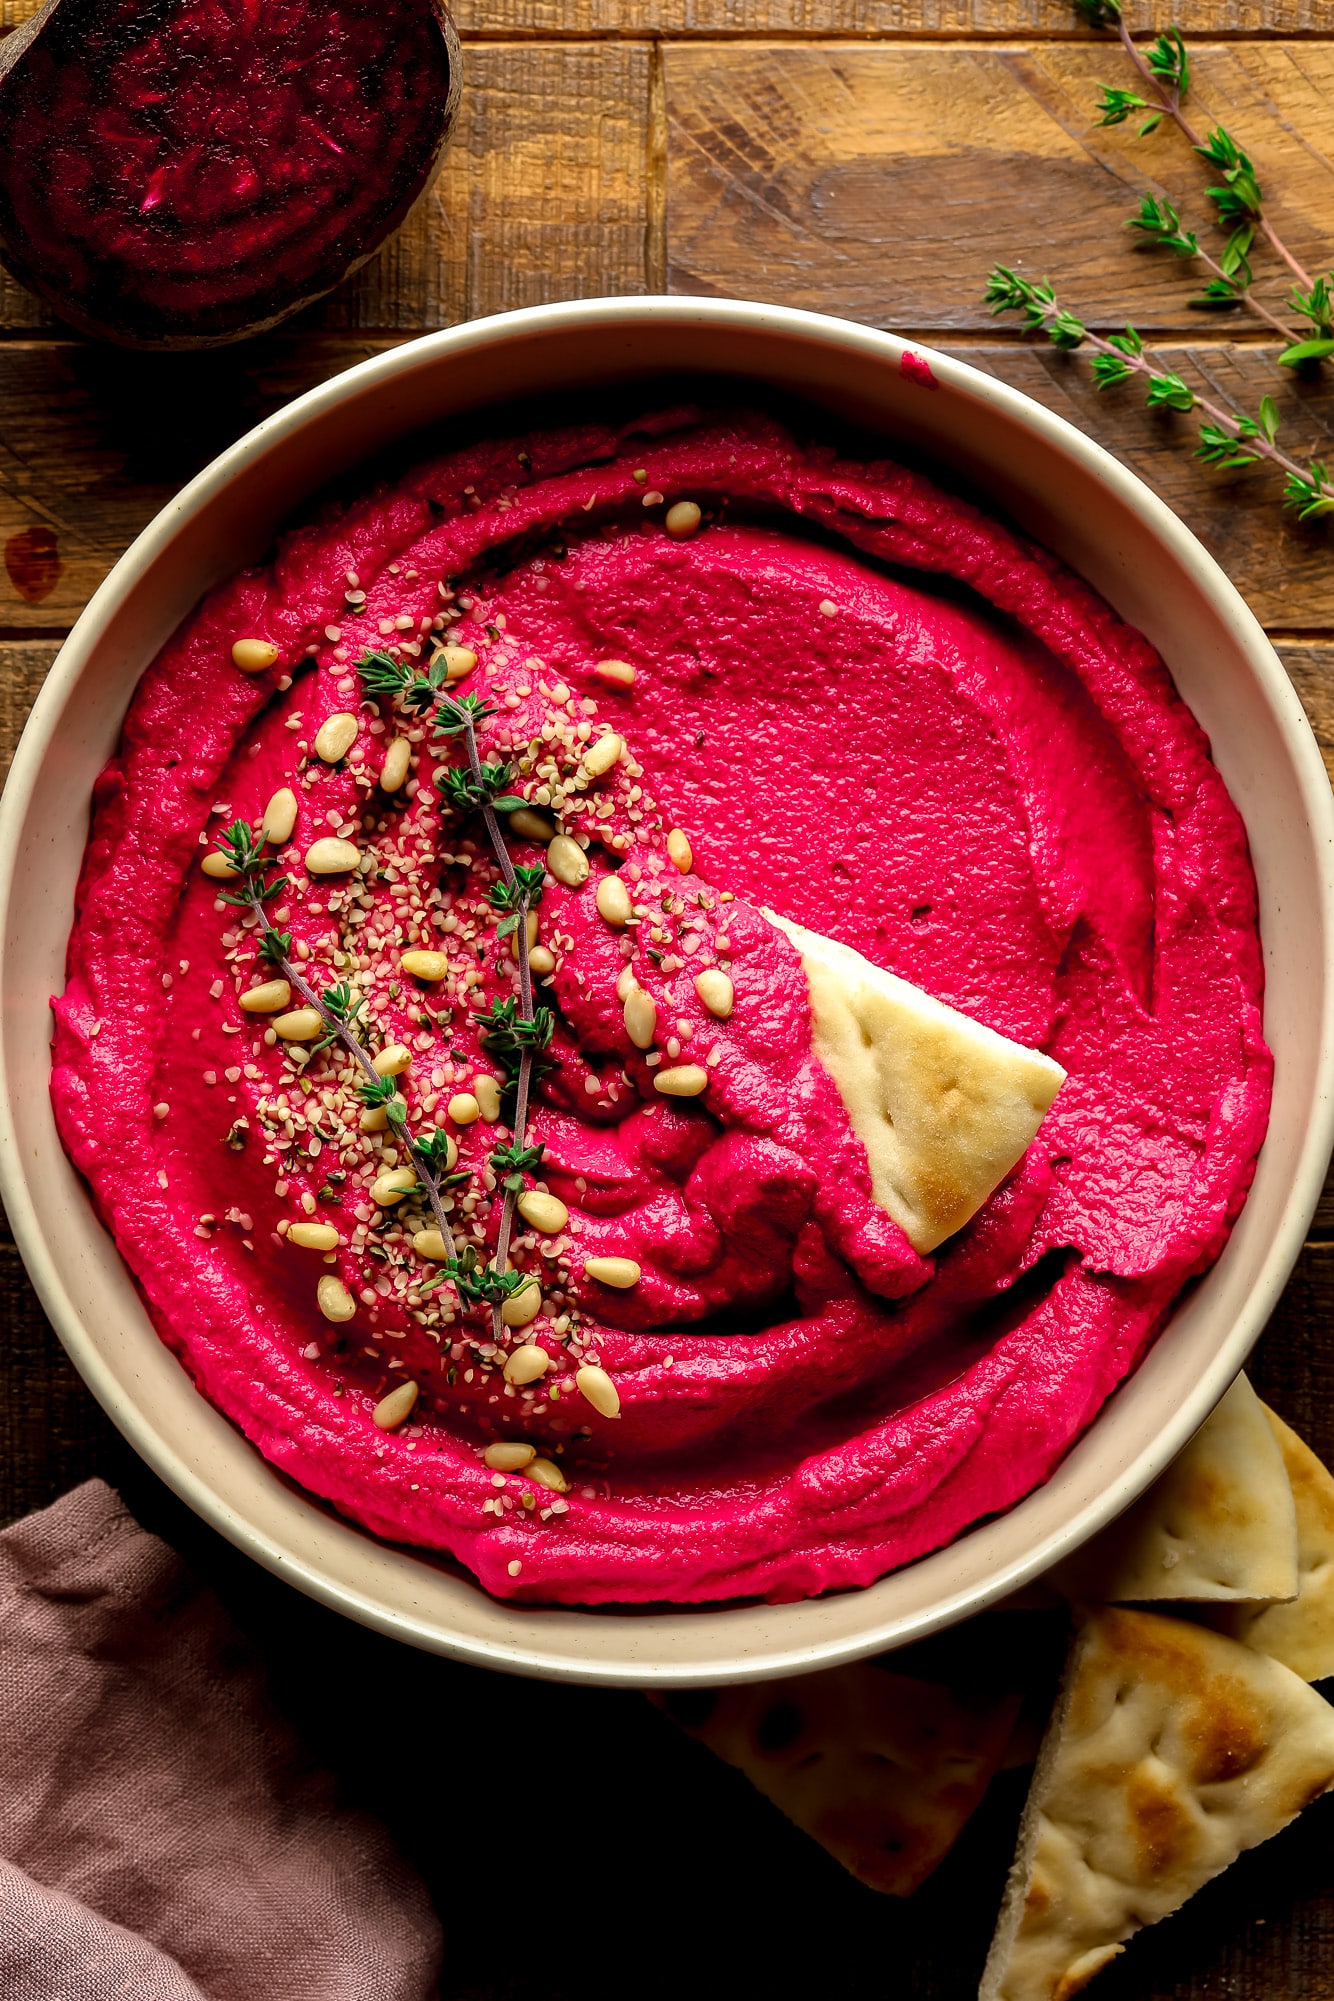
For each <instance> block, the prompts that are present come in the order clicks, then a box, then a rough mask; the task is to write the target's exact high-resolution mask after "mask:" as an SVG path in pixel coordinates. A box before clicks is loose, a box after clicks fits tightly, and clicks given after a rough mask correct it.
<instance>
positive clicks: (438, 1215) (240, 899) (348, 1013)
mask: <svg viewBox="0 0 1334 2001" xmlns="http://www.w3.org/2000/svg"><path fill="white" fill-rule="evenodd" d="M217 847H218V850H219V852H220V853H221V854H222V855H224V856H225V857H226V859H227V861H228V862H230V863H231V866H232V867H233V868H234V869H235V870H236V873H237V876H238V877H239V878H240V885H239V888H237V889H236V890H232V891H224V892H223V896H224V901H225V902H227V903H231V904H235V905H237V906H238V907H239V908H240V909H242V910H245V911H247V912H249V913H250V914H251V915H252V916H253V917H254V918H255V920H256V923H257V924H258V925H259V927H260V944H259V952H260V957H261V958H262V959H263V960H264V962H265V964H266V965H270V966H272V967H273V968H274V969H275V970H276V971H277V972H279V973H281V974H282V976H283V978H284V979H285V980H287V982H288V983H289V985H290V986H292V987H294V988H295V989H296V991H297V993H299V994H300V996H301V998H302V1000H303V1001H305V1003H306V1005H307V1007H311V1008H314V1010H315V1012H316V1013H317V1014H318V1015H319V1017H320V1019H321V1021H322V1022H323V1023H324V1027H325V1034H324V1035H323V1036H321V1038H320V1039H319V1041H318V1042H316V1043H315V1044H314V1045H313V1048H312V1053H314V1050H316V1049H327V1048H328V1047H329V1046H330V1045H331V1044H332V1043H334V1042H338V1043H341V1044H342V1046H343V1048H344V1049H346V1050H347V1052H348V1054H349V1055H350V1056H351V1057H352V1058H353V1059H354V1061H355V1062H356V1064H357V1067H358V1068H359V1070H360V1071H361V1073H362V1081H361V1084H360V1087H359V1089H360V1096H361V1101H362V1104H363V1105H365V1106H366V1107H367V1108H368V1109H374V1108H375V1107H377V1106H383V1107H384V1108H385V1114H386V1117H387V1120H388V1123H389V1126H390V1127H391V1128H392V1130H393V1132H394V1135H395V1137H396V1138H397V1139H398V1141H399V1142H400V1144H401V1145H402V1146H404V1147H405V1148H406V1149H407V1153H408V1157H409V1159H410V1160H411V1161H412V1164H413V1167H414V1168H415V1169H416V1173H417V1185H418V1187H420V1188H421V1189H422V1190H423V1192H424V1193H425V1195H426V1199H427V1201H428V1203H429V1204H430V1209H431V1215H432V1218H433V1219H434V1222H435V1226H436V1228H437V1229H438V1230H439V1232H440V1235H441V1237H442V1238H443V1240H444V1243H445V1246H446V1248H447V1250H448V1251H449V1253H450V1259H448V1260H446V1269H448V1265H449V1262H450V1260H453V1259H454V1258H456V1256H457V1246H456V1245H455V1242H454V1233H453V1231H452V1230H451V1229H450V1226H449V1219H448V1218H447V1216H446V1215H445V1210H444V1202H443V1199H442V1191H443V1190H444V1189H445V1188H446V1187H447V1186H449V1185H450V1183H451V1181H452V1180H453V1179H457V1178H458V1177H451V1176H449V1172H448V1170H449V1159H448V1154H449V1144H450V1142H449V1136H448V1134H447V1133H445V1132H443V1131H440V1130H439V1129H438V1128H437V1129H433V1130H432V1131H430V1132H429V1133H418V1134H414V1133H411V1132H409V1130H408V1117H407V1107H406V1106H405V1105H404V1103H403V1101H402V1099H401V1098H400V1097H399V1096H398V1090H397V1085H396V1083H395V1080H394V1079H393V1078H392V1077H382V1076H381V1075H380V1073H379V1071H378V1070H377V1069H376V1067H375V1063H374V1061H373V1059H372V1057H371V1054H370V1051H369V1050H368V1049H367V1047H366V1045H365V1042H364V1041H363V1039H362V1036H363V1032H364V1028H363V1022H362V1018H361V1017H362V1012H363V1009H364V1007H365V1002H364V1001H363V1000H359V999H357V998H356V997H355V996H354V995H353V993H352V990H351V988H350V987H349V986H348V985H346V984H345V983H339V984H338V985H335V986H332V987H325V988H324V989H323V991H317V989H316V988H315V987H313V986H312V985H311V984H310V981H309V980H308V979H307V978H306V976H305V974H304V973H303V972H302V971H301V970H300V967H299V966H298V965H297V962H296V960H295V959H294V958H293V957H292V934H291V932H290V931H277V930H275V929H274V927H273V926H272V925H271V924H270V922H269V916H268V910H267V908H266V906H267V905H268V904H270V903H272V901H273V899H274V898H275V897H276V896H278V895H279V894H280V893H281V891H282V890H283V889H285V888H286V887H287V884H288V880H289V878H288V877H287V876H285V875H279V876H275V877H270V876H269V874H268V871H269V869H270V867H271V866H272V862H271V858H270V857H269V855H268V854H267V852H266V850H267V848H268V842H267V841H266V840H265V839H264V837H263V835H261V834H257V833H256V831H255V829H254V828H253V827H252V826H250V824H249V823H248V822H247V821H245V820H233V822H232V824H231V826H230V827H228V828H227V829H226V830H225V832H223V833H221V834H219V835H218V838H217ZM464 1178H466V1177H464ZM459 1297H460V1299H462V1298H463V1294H462V1293H461V1292H460V1294H459Z"/></svg>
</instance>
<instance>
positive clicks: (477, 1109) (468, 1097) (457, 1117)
mask: <svg viewBox="0 0 1334 2001" xmlns="http://www.w3.org/2000/svg"><path fill="white" fill-rule="evenodd" d="M445 1110H446V1112H447V1113H448V1114H449V1116H450V1118H451V1119H453V1121H454V1123H455V1125H456V1126H470V1125H474V1124H475V1123H476V1122H477V1120H478V1119H480V1118H481V1116H482V1108H481V1106H480V1105H479V1104H478V1102H477V1100H476V1098H475V1097H474V1096H473V1094H472V1092H471V1091H456V1092H455V1093H454V1095H453V1097H452V1098H451V1099H450V1101H449V1103H448V1104H447V1105H446V1106H445Z"/></svg>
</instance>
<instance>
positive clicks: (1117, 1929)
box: [980, 1606, 1334, 2001]
mask: <svg viewBox="0 0 1334 2001" xmlns="http://www.w3.org/2000/svg"><path fill="white" fill-rule="evenodd" d="M1331 1785H1334V1709H1331V1708H1330V1706H1329V1704H1328V1703H1327V1702H1325V1701H1324V1699H1323V1698H1322V1697H1321V1696H1319V1695H1317V1694H1316V1692H1315V1690H1314V1689H1311V1688H1308V1687H1307V1685H1306V1683H1305V1682H1304V1681H1301V1680H1300V1679H1299V1678H1298V1676H1296V1675H1295V1674H1293V1673H1291V1671H1290V1670H1289V1669H1287V1668H1285V1667H1282V1666H1281V1665H1280V1664H1279V1662H1278V1661H1273V1660H1269V1659H1268V1658H1267V1657H1266V1656H1265V1655H1263V1654H1257V1653H1253V1652H1252V1651H1251V1649H1250V1648H1249V1647H1243V1646H1239V1645H1238V1644H1237V1642H1236V1641H1235V1640H1228V1639H1226V1638H1224V1637H1223V1635H1221V1634H1219V1633H1214V1632H1210V1631H1209V1630H1208V1629H1207V1628H1206V1627H1202V1626H1197V1625H1195V1624H1194V1623H1193V1622H1192V1621H1189V1620H1185V1619H1168V1618H1163V1617H1162V1616H1160V1615H1159V1614H1158V1613H1156V1612H1135V1611H1127V1610H1124V1609H1123V1608H1121V1607H1119V1606H1117V1607H1109V1608H1107V1609H1106V1610H1104V1611H1101V1612H1098V1613H1095V1614H1094V1615H1093V1616H1092V1617H1091V1618H1090V1619H1089V1620H1088V1622H1087V1624H1086V1625H1085V1626H1084V1628H1083V1630H1082V1631H1081V1633H1080V1635H1079V1637H1078V1639H1077V1640H1076V1642H1075V1646H1074V1649H1073V1651H1072V1654H1071V1659H1070V1666H1069V1669H1068V1671H1067V1676H1066V1682H1065V1686H1064V1688H1063V1690H1062V1694H1061V1699H1060V1701H1059V1702H1058V1704H1057V1707H1056V1713H1055V1715H1054V1716H1053V1718H1052V1721H1051V1724H1050V1727H1049V1729H1048V1732H1047V1736H1046V1739H1045V1741H1044V1743H1043V1746H1042V1751H1041V1754H1040V1756H1039V1758H1038V1767H1037V1771H1036V1773H1035V1774H1034V1777H1033V1785H1032V1789H1031V1791H1030V1793H1029V1797H1028V1803H1027V1805H1026V1806H1025V1808H1024V1817H1023V1820H1022V1822H1021V1824H1020V1829H1019V1847H1018V1852H1017V1854H1016V1857H1015V1862H1014V1867H1013V1868H1012V1869H1011V1871H1010V1878H1009V1882H1008V1884H1007V1885H1006V1892H1005V1902H1004V1904H1003V1906H1002V1909H1001V1915H1000V1921H999V1923H998V1925H997V1928H996V1936H995V1938H994V1940H993V1941H992V1947H991V1952H990V1954H989V1956H988V1959H987V1964H986V1969H985V1971H984V1973H983V1975H982V1986H981V1994H980V2001H1069V1997H1070V1996H1071V1995H1073V1994H1077V1993H1078V1992H1079V1991H1080V1989H1081V1988H1082V1987H1084V1986H1085V1985H1086V1983H1087V1982H1088V1981H1089V1980H1090V1979H1092V1977H1093V1975H1094V1974H1095V1973H1096V1972H1097V1971H1098V1970H1099V1968H1100V1967H1103V1966H1105V1965H1106V1964H1107V1962H1108V1960H1110V1959H1113V1958H1115V1957H1116V1955H1117V1953H1118V1952H1119V1951H1120V1950H1121V1945H1122V1941H1123V1940H1125V1939H1127V1938H1129V1937H1130V1936H1131V1934H1132V1933H1134V1932H1136V1931H1138V1930H1139V1929H1140V1927H1141V1926H1143V1925H1146V1924H1154V1923H1155V1922H1156V1921H1157V1920H1158V1919H1159V1918H1165V1917H1166V1916H1167V1915H1168V1913H1169V1912H1171V1911H1175V1910H1176V1909H1177V1908H1178V1907H1179V1906H1180V1905H1181V1904H1184V1903H1185V1901H1186V1899H1187V1898H1188V1897H1191V1896H1193V1895H1194V1893H1195V1892H1196V1890H1198V1889H1200V1888H1201V1887H1202V1886H1203V1885H1204V1884H1205V1883H1207V1882H1209V1881H1210V1879H1211V1878H1212V1877H1214V1876H1217V1875H1218V1874H1219V1873H1220V1871H1222V1870H1224V1869H1226V1868H1227V1866H1228V1864H1229V1863H1231V1862H1233V1861H1235V1860H1236V1858H1237V1856H1238V1855H1240V1854H1241V1853H1242V1852H1243V1850H1245V1849H1247V1848H1254V1847H1255V1846H1256V1845H1257V1844H1258V1843H1259V1842H1261V1841H1267V1840H1268V1839H1269V1837H1270V1835H1272V1834H1277V1833H1278V1831H1279V1829H1280V1828H1282V1827H1285V1826H1286V1825H1287V1823H1288V1822H1289V1821H1290V1820H1292V1819H1294V1818H1295V1817H1296V1815H1297V1814H1299V1813H1300V1812H1301V1810H1302V1808H1303V1807H1304V1806H1308V1805H1309V1804H1310V1802H1311V1801H1312V1800H1314V1799H1317V1798H1318V1797H1319V1796H1320V1794H1321V1793H1323V1792H1327V1791H1328V1790H1329V1788H1330V1786H1331Z"/></svg>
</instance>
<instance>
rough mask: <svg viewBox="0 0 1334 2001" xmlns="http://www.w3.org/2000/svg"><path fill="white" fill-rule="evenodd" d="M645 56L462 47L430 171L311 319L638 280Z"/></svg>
mask: <svg viewBox="0 0 1334 2001" xmlns="http://www.w3.org/2000/svg"><path fill="white" fill-rule="evenodd" d="M651 61H652V56H651V51H650V49H649V47H648V45H647V44H646V43H643V42H640V43H628V44H626V45H624V46H618V45H616V44H605V43H592V44H585V45H582V46H581V45H578V44H557V45H555V46H550V45H547V46H544V45H542V44H535V43H531V42H527V43H524V44H522V45H513V46H510V45H501V46H495V45H472V46H470V47H469V48H468V49H467V50H466V52H465V56H464V91H463V101H462V104H461V106H460V110H459V119H458V124H457V125H456V126H455V129H454V135H453V138H452V139H451V141H450V145H449V150H448V152H447V153H446V156H445V165H444V168H443V171H442V172H441V174H440V177H439V179H438V180H437V182H436V184H435V186H434V187H433V188H432V189H431V190H430V191H429V192H428V193H427V194H426V195H425V196H424V197H423V198H422V200H421V201H419V202H418V203H417V206H416V208H415V209H414V210H413V211H412V214H411V215H410V216H409V217H408V220H407V222H406V223H405V224H404V226H403V228H402V229H401V230H400V231H399V232H398V235H397V236H396V237H395V238H394V239H393V240H392V241H391V242H390V243H388V244H387V245H386V246H385V248H384V249H383V250H382V251H380V253H379V254H378V255H377V256H376V257H374V258H373V259H372V260H371V262H370V263H369V264H368V265H367V266H366V268H365V270H364V271H363V272H361V273H359V274H358V276H357V277H356V278H354V279H353V280H352V283H351V285H350V286H349V287H346V288H345V289H344V291H343V292H341V293H340V294H338V295H336V296H335V298H334V299H333V300H331V301H330V302H329V304H328V305H327V306H326V307H325V308H324V309H323V313H322V320H323V324H325V325H326V326H330V327H338V328H350V327H364V328H405V329H406V328H410V329H411V330H413V331H414V332H415V331H418V330H419V329H424V328H428V327H440V326H450V325H452V324H453V323H454V322H455V321H457V320H464V319H476V318H478V317H479V316H480V315H481V314H484V313H500V312H506V311H509V310H510V309H511V308H513V307H516V306H536V305H543V304H545V303H546V302H547V301H548V300H551V299H586V298H598V297H602V296H605V295H606V294H608V293H611V292H643V291H646V290H647V284H646V273H645V261H644V260H645V221H646V217H647V212H648V165H649V132H648V116H649V84H650V68H651Z"/></svg>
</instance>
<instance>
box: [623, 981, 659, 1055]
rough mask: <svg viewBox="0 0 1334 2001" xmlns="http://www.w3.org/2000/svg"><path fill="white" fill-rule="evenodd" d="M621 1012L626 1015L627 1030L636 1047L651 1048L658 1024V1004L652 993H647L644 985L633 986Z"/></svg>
mask: <svg viewBox="0 0 1334 2001" xmlns="http://www.w3.org/2000/svg"><path fill="white" fill-rule="evenodd" d="M621 1012H622V1014H623V1015H624V1017H625V1032H626V1034H627V1035H628V1036H629V1038H630V1040H631V1042H633V1043H634V1045H635V1048H636V1049H651V1048H652V1047H653V1035H654V1031H655V1030H656V1028H657V1026H658V1006H657V1002H656V1001H655V1000H654V998H653V996H652V994H646V993H645V992H644V989H643V988H642V987H635V988H633V989H632V990H631V992H630V993H628V994H627V995H626V997H625V1006H624V1007H623V1009H622V1010H621Z"/></svg>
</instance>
